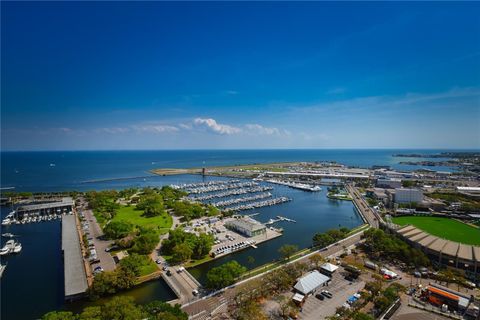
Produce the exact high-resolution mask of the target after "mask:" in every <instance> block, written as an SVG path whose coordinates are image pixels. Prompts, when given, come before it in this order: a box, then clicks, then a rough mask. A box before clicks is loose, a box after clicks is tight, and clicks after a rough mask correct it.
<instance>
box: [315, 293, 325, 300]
mask: <svg viewBox="0 0 480 320" xmlns="http://www.w3.org/2000/svg"><path fill="white" fill-rule="evenodd" d="M315 298H317V299H320V300H322V301H323V300H325V297H324V296H323V294H321V293H317V294H316V295H315Z"/></svg>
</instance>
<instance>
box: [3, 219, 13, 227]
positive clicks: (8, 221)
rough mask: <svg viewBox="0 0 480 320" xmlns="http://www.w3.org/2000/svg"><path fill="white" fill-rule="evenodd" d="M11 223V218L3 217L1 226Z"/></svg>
mask: <svg viewBox="0 0 480 320" xmlns="http://www.w3.org/2000/svg"><path fill="white" fill-rule="evenodd" d="M11 223H12V220H10V218H5V219H3V220H2V226H8V225H10V224H11Z"/></svg>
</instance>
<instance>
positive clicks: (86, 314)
mask: <svg viewBox="0 0 480 320" xmlns="http://www.w3.org/2000/svg"><path fill="white" fill-rule="evenodd" d="M112 319H118V320H120V319H125V320H127V319H132V320H134V319H135V320H136V319H145V320H187V319H188V315H187V314H186V313H185V312H183V311H182V309H181V308H180V305H179V304H177V305H175V306H171V305H170V304H168V303H166V302H162V301H153V302H150V303H148V304H146V305H143V306H142V305H137V304H136V303H135V302H134V300H133V298H132V297H114V298H112V299H111V300H110V301H108V302H106V303H105V304H102V305H100V306H93V307H86V308H84V309H83V311H82V312H81V313H79V314H74V313H73V312H70V311H52V312H49V313H47V314H45V315H44V316H43V317H42V320H112Z"/></svg>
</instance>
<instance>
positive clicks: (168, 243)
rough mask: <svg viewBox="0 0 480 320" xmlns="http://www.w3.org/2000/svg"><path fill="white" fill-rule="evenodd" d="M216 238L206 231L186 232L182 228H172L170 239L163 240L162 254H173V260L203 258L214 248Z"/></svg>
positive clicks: (181, 260)
mask: <svg viewBox="0 0 480 320" xmlns="http://www.w3.org/2000/svg"><path fill="white" fill-rule="evenodd" d="M213 242H214V238H213V236H212V235H209V234H206V233H200V234H199V235H198V236H197V235H196V234H193V233H190V232H185V231H183V230H182V229H181V228H177V229H174V230H170V232H169V235H168V239H165V240H163V242H162V254H164V255H171V256H172V262H178V263H179V262H185V261H188V260H190V259H191V258H194V259H202V258H204V257H205V256H206V255H208V253H209V252H210V250H211V249H212V245H213Z"/></svg>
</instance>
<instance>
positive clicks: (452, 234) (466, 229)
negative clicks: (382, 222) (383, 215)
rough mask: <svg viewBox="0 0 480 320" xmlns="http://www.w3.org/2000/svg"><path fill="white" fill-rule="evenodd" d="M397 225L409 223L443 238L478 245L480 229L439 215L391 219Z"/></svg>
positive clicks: (479, 243)
mask: <svg viewBox="0 0 480 320" xmlns="http://www.w3.org/2000/svg"><path fill="white" fill-rule="evenodd" d="M392 220H393V222H394V223H396V224H399V225H402V226H403V225H406V224H411V225H414V226H415V227H417V228H419V229H422V230H423V231H426V232H428V233H430V234H432V235H434V236H437V237H441V238H444V239H448V240H452V241H456V242H460V243H465V244H472V245H480V229H478V228H474V227H472V226H469V225H467V224H465V223H462V222H459V221H457V220H452V219H448V218H439V217H414V216H407V217H397V218H393V219H392Z"/></svg>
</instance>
